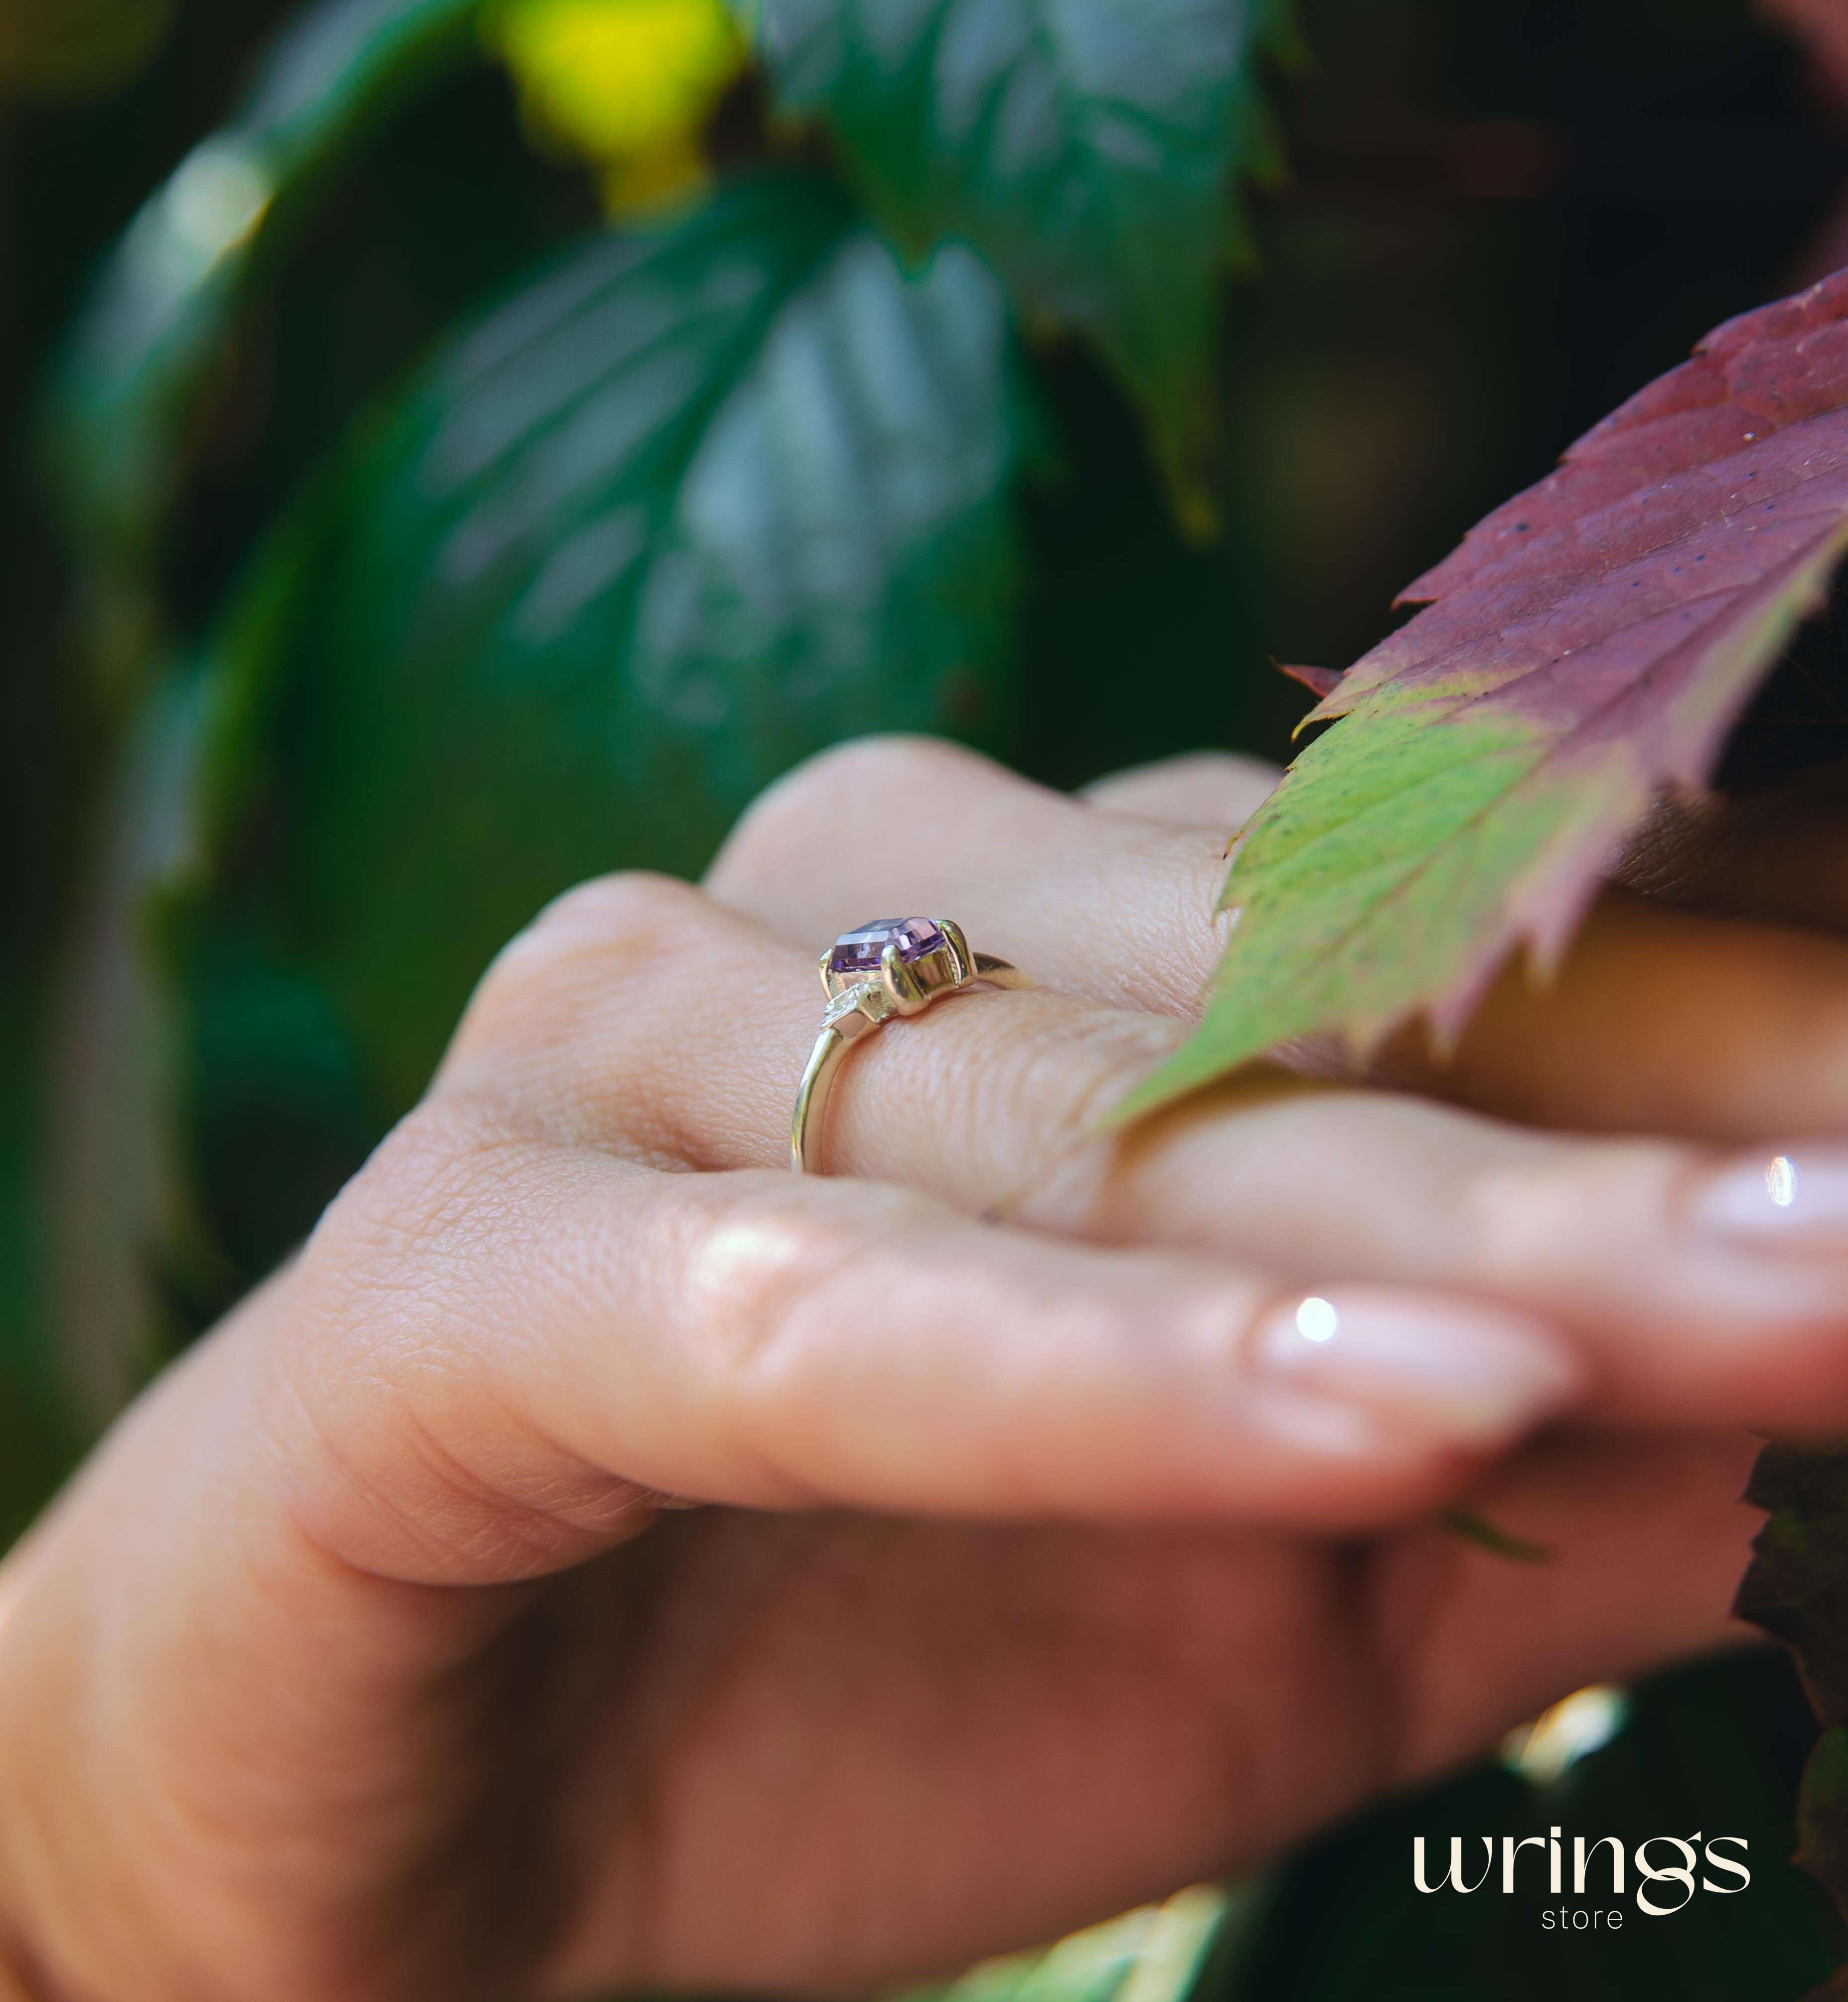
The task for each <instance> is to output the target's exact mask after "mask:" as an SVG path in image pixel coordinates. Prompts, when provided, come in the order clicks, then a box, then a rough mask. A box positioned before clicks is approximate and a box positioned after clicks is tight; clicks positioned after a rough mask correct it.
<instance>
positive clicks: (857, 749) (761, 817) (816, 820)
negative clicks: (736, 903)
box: [707, 735, 998, 888]
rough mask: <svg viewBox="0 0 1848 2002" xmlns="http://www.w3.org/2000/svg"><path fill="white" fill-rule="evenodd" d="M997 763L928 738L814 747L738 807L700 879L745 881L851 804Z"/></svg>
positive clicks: (919, 792) (798, 851)
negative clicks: (738, 812) (741, 812)
mask: <svg viewBox="0 0 1848 2002" xmlns="http://www.w3.org/2000/svg"><path fill="white" fill-rule="evenodd" d="M997 769H998V768H997V767H996V766H995V765H993V764H992V762H990V760H989V759H986V758H985V757H983V756H982V755H981V754H980V753H979V752H975V751H970V750H967V749H965V748H964V747H963V746H962V745H958V744H950V743H947V742H945V741H943V739H941V738H934V737H909V736H900V735H891V736H880V737H859V738H854V739H853V741H850V742H849V743H846V744H837V745H833V746H832V747H831V748H829V749H828V750H825V751H822V752H818V753H817V754H816V755H814V757H812V758H810V759H807V760H805V761H804V762H803V763H802V764H800V765H798V766H797V767H796V768H795V769H794V770H793V771H791V772H789V773H786V774H785V775H784V776H783V777H782V778H780V779H779V780H777V781H776V783H775V784H774V785H772V786H771V787H769V789H768V790H766V791H765V792H763V793H760V794H759V795H758V798H757V800H755V803H754V804H752V805H751V806H750V807H747V808H746V809H745V811H744V816H743V818H741V820H740V821H738V823H737V825H736V826H735V827H734V828H733V830H732V832H731V833H730V835H729V836H728V837H727V840H726V842H725V845H724V847H723V848H722V849H720V852H719V856H718V859H717V860H716V861H715V862H714V863H713V867H712V869H711V871H710V874H709V877H708V879H707V880H708V881H710V883H712V884H714V885H715V886H725V887H727V888H746V887H748V885H749V884H751V882H753V881H755V880H756V879H757V878H758V877H760V876H762V875H763V874H765V873H766V872H770V871H774V870H777V869H779V868H781V867H783V866H785V865H786V863H787V862H788V860H790V856H792V855H807V854H808V853H811V852H812V843H813V842H814V839H816V836H817V834H818V831H819V830H820V829H821V827H822V826H823V825H832V826H838V825H840V824H841V821H842V816H843V814H845V815H846V817H847V818H849V819H851V818H852V816H853V813H854V811H855V809H856V807H858V806H860V805H866V806H872V805H875V804H879V803H880V802H887V801H890V800H892V799H894V798H900V797H901V798H914V799H915V798H917V797H929V795H930V794H931V793H933V792H941V791H942V790H944V789H945V788H946V787H949V786H952V785H961V786H964V787H966V786H967V785H968V783H970V782H971V780H980V779H982V778H986V777H991V776H994V775H995V773H996V772H997Z"/></svg>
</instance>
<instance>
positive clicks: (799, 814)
mask: <svg viewBox="0 0 1848 2002" xmlns="http://www.w3.org/2000/svg"><path fill="white" fill-rule="evenodd" d="M1214 769H1215V767H1214V766H1212V764H1210V763H1209V764H1208V766H1204V767H1203V766H1200V765H1198V763H1196V762H1194V761H1184V762H1183V763H1182V764H1181V765H1180V766H1179V767H1177V768H1176V783H1177V788H1178V790H1179V793H1180V794H1181V795H1185V796H1189V797H1197V793H1195V792H1194V789H1195V788H1196V787H1198V786H1200V785H1201V782H1202V778H1203V775H1204V777H1205V784H1206V785H1207V786H1208V787H1209V788H1210V787H1212V786H1213V785H1215V784H1218V783H1219V780H1217V779H1215V778H1214V777H1213V776H1212V773H1213V770H1214ZM1219 769H1221V770H1222V769H1223V768H1222V767H1221V768H1219ZM1231 776H1233V775H1231V774H1226V777H1227V778H1228V779H1229V778H1230V777H1231ZM1163 783H1164V779H1163V768H1159V767H1157V768H1154V769H1152V770H1150V771H1149V772H1147V773H1143V774H1142V775H1138V776H1136V777H1135V780H1134V787H1133V789H1132V790H1131V791H1130V792H1129V793H1126V794H1122V795H1118V797H1132V798H1135V799H1138V800H1140V801H1141V802H1142V806H1143V807H1145V808H1146V807H1147V806H1148V805H1149V797H1150V793H1151V792H1152V791H1154V792H1159V788H1160V787H1161V786H1162V785H1163ZM899 796H902V797H905V798H907V799H908V800H913V801H915V802H917V803H918V806H917V810H916V811H913V812H912V813H910V814H908V816H906V817H905V818H903V819H902V820H901V821H898V822H897V823H896V824H895V825H894V827H893V829H892V832H891V836H890V839H888V840H886V841H884V842H880V843H878V844H876V845H866V844H839V843H832V842H829V841H828V839H827V836H826V833H825V828H826V826H827V824H828V820H829V818H830V816H831V815H832V814H840V815H842V816H843V817H844V818H846V819H847V820H849V821H853V820H856V819H864V818H866V816H867V815H869V814H873V813H876V812H877V811H878V805H877V803H878V802H880V801H881V800H891V798H893V797H899ZM1106 797H1111V795H1110V794H1108V793H1107V794H1106ZM1226 838H1227V831H1226V827H1225V824H1224V822H1223V821H1221V822H1220V823H1219V824H1218V825H1214V826H1212V827H1197V826H1194V827H1190V826H1184V825H1160V824H1159V823H1158V822H1157V821H1156V819H1155V818H1152V817H1151V816H1150V815H1149V814H1148V813H1147V812H1146V811H1144V812H1142V814H1140V815H1139V816H1138V817H1137V818H1128V817H1126V816H1124V815H1121V814H1118V813H1116V812H1114V811H1107V810H1104V809H1100V807H1097V806H1096V805H1094V804H1087V803H1086V802H1083V801H1077V800H1071V799H1068V798H1066V797H1063V796H1062V795H1060V794H1058V793H1052V792H1050V791H1048V790H1046V789H1044V787H1037V786H1034V785H1032V784H1030V783H1028V782H1027V781H1026V780H1022V779H1020V778H1017V777H1016V776H1014V775H1013V774H1012V773H1006V772H1004V771H1002V770H1001V769H999V767H998V766H994V765H992V764H990V763H989V762H988V761H987V760H985V759H980V758H978V757H976V756H975V755H974V754H972V753H971V752H964V751H961V750H958V749H956V748H954V747H951V746H948V745H939V744H936V743H933V742H929V741H924V740H915V739H893V740H873V741H869V742H866V743H863V744H859V745H853V746H849V747H848V748H846V749H844V750H842V751H839V752H834V753H832V754H829V755H827V756H825V757H824V758H823V759H820V760H818V761H816V762H814V763H813V764H811V766H808V767H806V768H804V769H803V770H802V771H800V772H798V773H796V774H794V775H793V776H792V777H791V778H790V779H788V780H785V781H784V782H783V783H782V784H781V785H779V787H775V788H773V789H772V790H771V792H770V793H768V794H767V795H766V796H765V798H764V799H763V800H762V801H761V802H760V803H759V804H758V807H755V808H754V809H753V811H752V812H751V814H749V815H748V816H747V817H746V818H745V820H744V821H743V822H742V823H741V825H740V827H739V828H738V829H737V832H735V834H734V836H733V838H732V840H731V841H730V842H729V843H728V844H727V848H726V849H725V850H724V853H722V854H721V856H720V859H719V860H718V862H717V863H716V864H715V866H714V869H713V875H712V878H711V883H712V888H713V894H714V895H716V896H717V897H719V898H720V899H721V900H722V901H725V902H730V903H732V904H734V905H737V907H739V908H741V909H742V908H748V909H750V910H751V911H752V912H755V914H756V915H757V916H759V917H761V918H762V919H763V920H764V921H765V922H766V923H770V924H771V925H772V926H775V927H776V928H777V929H781V930H783V931H784V932H785V933H787V934H788V935H790V936H804V937H806V936H813V935H814V934H815V933H817V932H818V931H825V930H826V929H828V928H829V926H830V925H831V924H832V922H833V919H834V916H835V913H836V912H839V911H840V910H842V909H853V908H856V907H859V906H865V907H867V908H870V906H871V905H873V904H874V903H891V902H895V903H898V904H903V905H907V906H908V907H909V908H911V909H925V910H928V909H943V910H948V911H954V912H956V913H957V915H958V916H959V917H960V918H961V921H962V922H963V923H964V924H965V926H967V927H968V929H969V930H970V931H971V934H972V935H974V934H975V933H977V932H978V930H979V933H980V936H982V940H983V941H984V943H985V944H987V945H988V946H989V947H990V949H992V950H994V951H995V952H997V953H999V954H1001V955H1002V957H1006V958H1009V959H1013V960H1016V961H1018V962H1019V963H1020V964H1022V965H1023V966H1028V967H1030V968H1033V969H1034V971H1036V972H1037V974H1038V975H1039V976H1040V977H1041V978H1043V979H1044V980H1046V981H1048V982H1051V983H1052V984H1053V985H1058V986H1060V987H1062V988H1065V989H1067V990H1068V991H1069V992H1072V993H1077V994H1086V995H1090V996H1092V997H1093V998H1094V999H1098V1000H1102V1001H1106V1002H1108V1003H1112V1004H1113V1005H1115V1006H1121V1007H1138V1008H1143V1009H1149V1010H1157V1011H1159V1012H1163V1013H1171V1014H1174V1015H1177V1016H1180V1017H1191V1016H1192V1015H1193V1014H1194V1013H1196V1012H1197V1011H1198V1006H1199V1000H1200V996H1201V991H1202V989H1203V988H1204V987H1205V984H1206V982H1207V981H1208V979H1209V978H1210V977H1211V975H1212V971H1213V969H1214V968H1215V966H1216V964H1217V963H1218V961H1219V957H1220V955H1221V954H1222V951H1223V950H1224V947H1225V944H1226V937H1227V930H1226V919H1224V918H1223V917H1222V916H1219V915H1218V913H1217V911H1216V905H1217V902H1218V898H1219V889H1220V886H1221V884H1222V881H1223V878H1224V874H1225V869H1226V861H1225V848H1226ZM1313 1060H1314V1063H1315V1066H1316V1068H1317V1069H1319V1070H1320V1072H1322V1073H1323V1074H1325V1075H1328V1074H1334V1075H1343V1074H1344V1075H1346V1076H1350V1077H1352V1078H1355V1079H1356V1080H1357V1081H1358V1079H1359V1078H1360V1077H1361V1076H1362V1075H1365V1076H1367V1077H1369V1078H1371V1079H1373V1080H1374V1081H1376V1082H1383V1083H1392V1084H1396V1085H1400V1086H1405V1087H1409V1088H1414V1089H1417V1090H1423V1091H1427V1092H1430V1093H1437V1094H1439V1095H1442V1096H1445V1097H1450V1098H1452V1099H1454V1100H1456V1101H1457V1102H1459V1103H1461V1104H1470V1105H1473V1106H1475V1107H1478V1108H1479V1109H1480V1110H1484V1111H1491V1112H1494V1113H1495V1114H1498V1115H1501V1116H1504V1117H1507V1118H1518V1119H1522V1120H1525V1121H1532V1122H1533V1123H1535V1124H1536V1125H1550V1126H1555V1127H1560V1128H1571V1129H1576V1130H1581V1131H1593V1132H1659V1133H1668V1134H1674V1135H1682V1136H1686V1137H1687V1138H1689V1139H1708V1140H1714V1141H1720V1142H1746V1141H1749V1140H1752V1139H1756V1138H1758V1137H1759V1136H1762V1135H1767V1134H1770V1135H1779V1136H1781V1137H1784V1138H1789V1139H1799V1138H1803V1137H1805V1136H1811V1135H1832V1134H1836V1133H1839V1132H1843V1131H1848V941H1844V940H1840V939H1835V938H1830V937H1826V936H1821V935H1819V934H1817V933H1810V932H1804V931H1801V930H1798V929H1794V928H1790V927H1784V926H1773V925H1747V924H1742V923H1738V922H1735V921H1734V920H1731V919H1726V918H1724V917H1717V916H1709V915H1707V914H1706V913H1703V912H1697V911H1693V910H1688V909H1674V908H1670V907H1668V906H1667V905H1664V904H1661V903H1659V902H1651V901H1648V900H1646V899H1644V898H1641V897H1638V896H1636V895H1630V894H1627V893H1625V892H1623V891H1612V892H1611V893H1609V895H1607V896H1606V898H1604V899H1603V900H1602V902H1601V903H1600V904H1599V905H1598V906H1597V907H1596V908H1595V910H1594V912H1593V914H1592V917H1591V919H1589V920H1588V923H1586V925H1585V926H1584V928H1583V929H1582V930H1581V933H1580V935H1579V936H1578V939H1577V940H1576V941H1575V942H1574V946H1573V948H1572V950H1571V952H1570V953H1569V954H1567V957H1566V960H1565V962H1564V965H1563V966H1562V967H1561V968H1560V971H1558V973H1557V975H1556V976H1555V977H1554V978H1553V979H1551V980H1550V981H1549V982H1544V983H1540V982H1536V980H1535V979H1534V978H1533V977H1532V975H1531V973H1530V971H1529V968H1527V967H1526V965H1525V963H1524V962H1522V961H1515V962H1514V963H1512V964H1510V965H1509V966H1508V967H1507V968H1505V970H1504V971H1503V973H1502V974H1501V977H1500V978H1499V979H1498V981H1497V982H1496V983H1495V984H1494V986H1493V988H1492V989H1491V992H1490V993H1489V995H1488V996H1487V999H1485V1001H1484V1003H1483V1005H1482V1006H1481V1007H1480V1009H1479V1010H1478V1011H1477V1015H1476V1016H1475V1017H1474V1018H1473V1020H1472V1021H1471V1022H1470V1024H1469V1025H1468V1027H1466V1030H1465V1031H1464V1032H1463V1035H1462V1037H1461V1038H1460V1039H1459V1041H1458V1043H1457V1045H1456V1048H1455V1049H1454V1050H1452V1051H1449V1052H1444V1053H1443V1054H1442V1056H1441V1057H1440V1056H1438V1055H1434V1054H1433V1053H1432V1052H1431V1050H1430V1049H1429V1048H1428V1045H1426V1043H1425V1041H1424V1038H1423V1036H1422V1034H1421V1032H1420V1031H1418V1030H1417V1028H1416V1027H1414V1028H1413V1029H1411V1030H1410V1031H1407V1032H1406V1033H1404V1034H1401V1035H1400V1036H1398V1037H1396V1038H1394V1039H1393V1041H1391V1042H1390V1043H1389V1045H1387V1047H1386V1049H1385V1050H1384V1051H1383V1052H1380V1053H1379V1055H1378V1056H1377V1057H1376V1060H1375V1061H1374V1062H1373V1063H1372V1065H1371V1066H1369V1067H1368V1068H1367V1069H1365V1071H1364V1072H1363V1070H1362V1067H1361V1066H1358V1065H1357V1064H1355V1063H1352V1062H1347V1063H1345V1064H1344V1062H1343V1060H1342V1059H1341V1053H1340V1052H1337V1051H1334V1050H1329V1051H1321V1050H1318V1051H1316V1052H1315V1053H1314V1059H1313Z"/></svg>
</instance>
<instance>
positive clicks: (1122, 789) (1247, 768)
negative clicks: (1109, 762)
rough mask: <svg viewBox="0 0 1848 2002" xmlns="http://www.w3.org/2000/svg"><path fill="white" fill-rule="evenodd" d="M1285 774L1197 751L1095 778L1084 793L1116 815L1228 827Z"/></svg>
mask: <svg viewBox="0 0 1848 2002" xmlns="http://www.w3.org/2000/svg"><path fill="white" fill-rule="evenodd" d="M1282 776H1283V771H1282V768H1281V766H1276V765H1273V764H1271V763H1269V762H1267V761H1266V760H1265V759H1262V758H1247V757H1242V756H1240V755H1238V754H1237V753H1236V752H1229V751H1197V752H1193V753H1191V755H1188V756H1186V757H1182V758H1164V759H1162V760H1161V761H1160V762H1159V763H1156V764H1152V765H1138V766H1135V768H1134V769H1132V770H1130V771H1127V772H1113V773H1111V775H1110V776H1108V777H1107V778H1104V779H1097V780H1093V782H1092V783H1090V785H1088V786H1086V787H1085V789H1084V793H1083V797H1085V798H1086V799H1087V800H1090V803H1091V804H1092V805H1093V806H1099V807H1104V808H1105V809H1106V810H1107V811H1109V812H1111V813H1115V814H1131V815H1133V816H1135V817H1137V818H1142V819H1145V820H1156V821H1167V822H1168V823H1169V824H1170V825H1173V826H1176V827H1182V828H1202V827H1206V828H1218V827H1221V826H1223V827H1225V828H1228V829H1231V828H1237V827H1240V826H1242V825H1243V824H1244V823H1245V822H1246V821H1248V820H1249V819H1250V818H1251V816H1252V815H1253V814H1254V813H1256V812H1257V810H1258V808H1259V807H1261V806H1262V805H1263V804H1264V801H1265V800H1267V799H1268V798H1269V797H1271V793H1274V792H1275V791H1276V790H1277V785H1278V780H1280V779H1281V778H1282Z"/></svg>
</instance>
